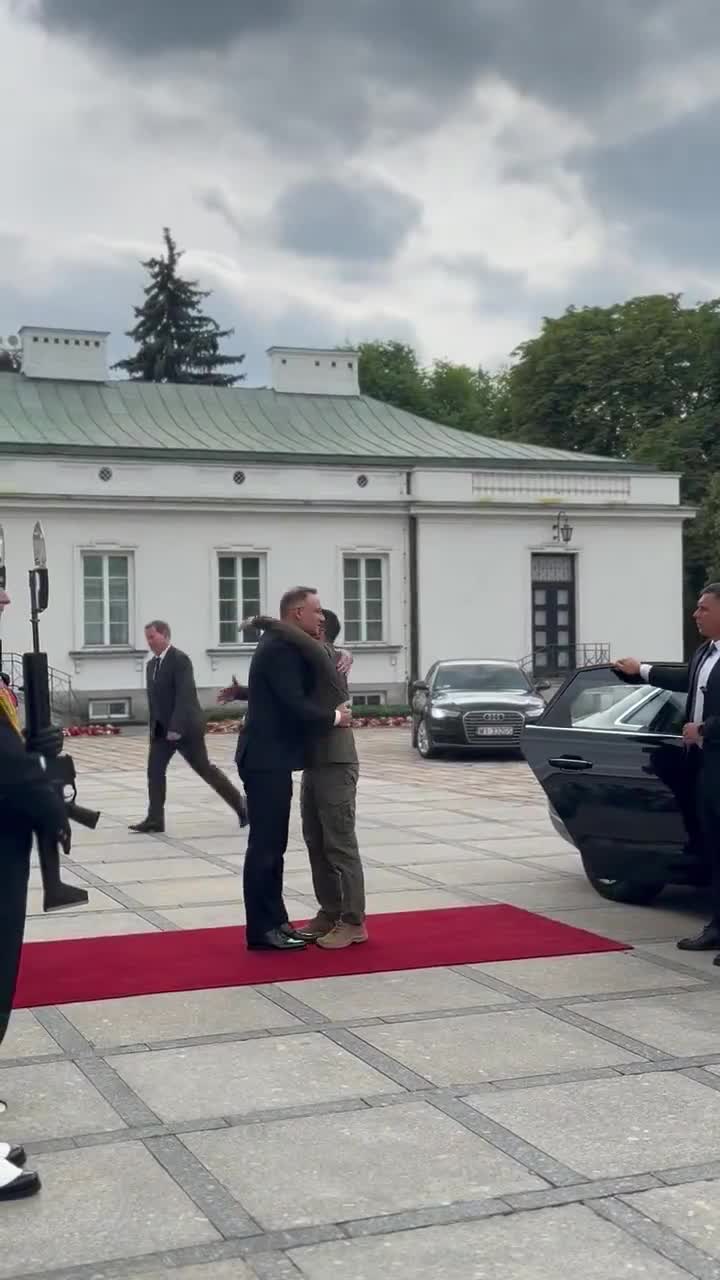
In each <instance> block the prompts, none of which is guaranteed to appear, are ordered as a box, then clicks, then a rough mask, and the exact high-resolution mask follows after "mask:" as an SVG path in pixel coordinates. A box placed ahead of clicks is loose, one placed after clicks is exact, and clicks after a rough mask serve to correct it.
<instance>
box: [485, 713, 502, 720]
mask: <svg viewBox="0 0 720 1280" xmlns="http://www.w3.org/2000/svg"><path fill="white" fill-rule="evenodd" d="M482 719H483V720H504V719H505V716H504V714H503V712H502V711H485V712H484V713H483V715H482Z"/></svg>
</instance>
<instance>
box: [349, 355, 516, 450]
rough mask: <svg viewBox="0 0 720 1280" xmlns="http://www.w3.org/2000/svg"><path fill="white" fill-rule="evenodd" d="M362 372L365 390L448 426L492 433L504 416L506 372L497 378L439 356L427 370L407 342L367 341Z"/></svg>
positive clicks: (361, 362)
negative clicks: (439, 358)
mask: <svg viewBox="0 0 720 1280" xmlns="http://www.w3.org/2000/svg"><path fill="white" fill-rule="evenodd" d="M359 372H360V390H361V391H362V393H363V395H368V396H374V398H375V399H376V400H382V401H384V402H385V404H392V405H395V407H396V408H397V409H405V410H406V411H407V412H408V413H416V414H418V415H419V416H420V417H423V418H428V419H430V421H431V422H439V423H442V425H443V426H446V427H457V428H459V429H461V430H463V431H473V432H475V433H476V434H481V435H493V434H494V433H495V428H496V427H497V426H498V425H499V424H500V422H501V420H502V419H503V405H504V403H505V383H504V375H499V376H498V377H497V378H493V377H491V376H490V375H489V374H487V373H485V371H484V370H483V369H482V368H480V367H479V366H478V368H476V369H472V368H470V366H469V365H465V364H454V363H453V362H452V361H450V360H436V361H435V362H434V363H433V365H432V366H431V367H430V368H429V369H426V368H423V366H422V365H421V364H420V361H419V359H418V356H417V353H416V352H415V351H414V350H413V348H412V347H410V346H408V345H406V344H405V343H402V342H392V341H391V342H365V343H363V344H362V345H361V347H360V370H359Z"/></svg>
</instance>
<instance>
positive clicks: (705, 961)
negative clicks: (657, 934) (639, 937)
mask: <svg viewBox="0 0 720 1280" xmlns="http://www.w3.org/2000/svg"><path fill="white" fill-rule="evenodd" d="M701 923H702V922H701V921H698V922H697V925H696V930H695V931H696V932H697V933H699V932H700V925H701ZM642 950H643V954H647V955H649V956H657V959H658V960H660V961H663V960H666V961H668V963H669V965H670V966H675V965H682V966H683V967H684V968H686V969H696V970H697V972H698V974H699V975H700V977H702V978H710V979H711V980H712V981H713V982H720V968H718V967H717V965H715V964H713V961H714V959H715V954H716V953H715V952H714V951H678V949H677V946H676V945H675V943H674V942H644V943H643V944H642ZM661 972H662V973H664V974H666V976H667V984H666V985H667V986H670V985H673V986H674V984H675V978H674V977H673V976H672V968H668V969H662V970H661Z"/></svg>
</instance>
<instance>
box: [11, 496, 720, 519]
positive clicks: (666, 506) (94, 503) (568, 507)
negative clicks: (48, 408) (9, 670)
mask: <svg viewBox="0 0 720 1280" xmlns="http://www.w3.org/2000/svg"><path fill="white" fill-rule="evenodd" d="M0 503H1V504H2V507H3V509H4V510H6V511H11V510H12V509H13V508H17V509H18V510H23V511H24V510H27V509H28V508H30V509H32V510H37V509H38V508H39V507H42V509H43V510H44V511H45V510H46V511H67V509H68V507H69V506H70V505H71V504H72V507H73V508H80V509H82V510H84V511H101V512H105V513H106V512H108V511H135V512H137V511H142V512H145V513H148V512H152V511H167V512H171V513H172V512H178V513H180V512H188V511H194V512H206V513H221V514H227V515H238V514H241V513H244V512H251V511H252V512H258V513H262V512H267V513H270V514H273V515H277V514H278V513H279V514H281V515H288V514H291V513H294V512H297V513H305V512H307V511H313V512H321V513H322V514H324V515H347V514H348V512H349V511H352V513H353V515H398V516H418V517H430V518H432V517H443V516H472V517H473V518H474V519H489V518H492V517H494V516H503V517H507V518H509V519H513V518H517V517H518V516H525V517H528V516H530V517H533V516H542V517H545V518H548V519H549V518H550V517H551V516H552V515H553V513H554V512H555V511H556V508H557V505H558V504H557V503H548V502H492V501H489V500H488V499H487V498H482V499H481V500H478V501H476V502H464V501H461V502H448V501H443V502H432V501H417V500H415V499H408V498H388V499H385V500H380V501H372V502H370V501H367V500H362V499H361V500H357V499H355V500H351V499H347V498H346V499H327V498H286V497H282V498H236V499H235V500H232V499H229V498H211V497H207V496H205V495H203V496H201V497H197V498H190V497H167V498H166V497H157V496H153V497H150V496H148V495H142V494H141V495H138V496H132V497H131V496H120V495H118V494H113V495H110V494H102V495H100V494H97V495H93V494H87V495H82V494H32V493H13V494H6V493H2V490H1V489H0ZM562 506H563V510H564V511H566V512H567V514H568V516H570V517H572V518H575V519H582V518H583V517H585V518H587V519H593V518H595V517H598V516H602V517H604V518H608V517H617V518H619V519H632V518H639V517H647V516H654V517H656V518H664V519H668V520H693V519H694V518H695V515H696V511H695V508H693V507H686V506H675V505H672V504H670V503H629V502H615V503H599V502H597V503H593V502H587V503H581V502H568V501H565V502H564V503H563V504H562Z"/></svg>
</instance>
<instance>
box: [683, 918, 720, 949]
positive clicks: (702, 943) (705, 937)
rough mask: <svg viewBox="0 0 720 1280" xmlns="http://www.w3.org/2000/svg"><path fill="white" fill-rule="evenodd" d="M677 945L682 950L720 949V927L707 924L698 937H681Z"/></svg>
mask: <svg viewBox="0 0 720 1280" xmlns="http://www.w3.org/2000/svg"><path fill="white" fill-rule="evenodd" d="M677 945H678V948H679V950H680V951H720V929H718V927H717V925H716V924H707V925H705V928H704V929H703V931H702V933H699V934H698V935H697V937H695V938H681V939H680V941H679V942H678V944H677Z"/></svg>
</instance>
